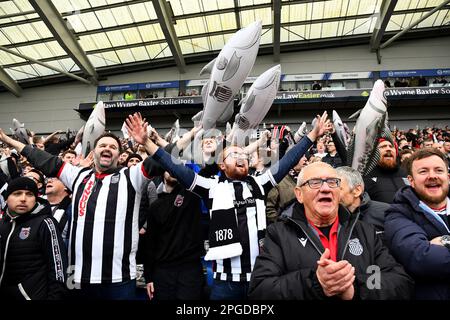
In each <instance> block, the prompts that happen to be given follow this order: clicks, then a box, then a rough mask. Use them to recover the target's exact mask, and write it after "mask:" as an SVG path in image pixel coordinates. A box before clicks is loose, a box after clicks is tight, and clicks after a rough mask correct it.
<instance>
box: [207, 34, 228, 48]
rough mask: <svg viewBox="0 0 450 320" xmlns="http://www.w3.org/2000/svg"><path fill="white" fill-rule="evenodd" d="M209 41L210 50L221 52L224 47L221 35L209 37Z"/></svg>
mask: <svg viewBox="0 0 450 320" xmlns="http://www.w3.org/2000/svg"><path fill="white" fill-rule="evenodd" d="M209 40H210V42H211V50H214V51H215V50H222V48H223V47H224V46H225V40H224V36H223V35H218V36H212V37H209Z"/></svg>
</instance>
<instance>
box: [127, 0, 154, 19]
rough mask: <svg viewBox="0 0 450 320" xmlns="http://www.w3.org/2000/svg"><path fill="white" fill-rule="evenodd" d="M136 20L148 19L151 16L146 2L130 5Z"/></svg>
mask: <svg viewBox="0 0 450 320" xmlns="http://www.w3.org/2000/svg"><path fill="white" fill-rule="evenodd" d="M128 8H129V10H130V12H131V16H132V18H133V21H134V22H140V21H148V20H150V16H149V15H148V13H147V9H146V7H145V3H137V4H133V5H131V6H129V7H128Z"/></svg>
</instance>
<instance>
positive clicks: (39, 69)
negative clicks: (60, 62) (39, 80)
mask: <svg viewBox="0 0 450 320" xmlns="http://www.w3.org/2000/svg"><path fill="white" fill-rule="evenodd" d="M33 68H34V69H35V70H36V71H37V72H38V73H39V75H41V76H49V75H52V74H57V73H59V72H56V71H54V70H52V69H49V68H46V67H44V66H41V65H39V64H33ZM60 68H61V67H60Z"/></svg>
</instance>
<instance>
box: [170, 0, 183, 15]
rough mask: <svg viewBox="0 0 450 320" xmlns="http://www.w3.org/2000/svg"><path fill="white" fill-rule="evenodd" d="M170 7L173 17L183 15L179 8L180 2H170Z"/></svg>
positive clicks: (181, 8)
mask: <svg viewBox="0 0 450 320" xmlns="http://www.w3.org/2000/svg"><path fill="white" fill-rule="evenodd" d="M170 6H171V7H172V11H173V14H174V15H175V16H181V15H183V7H182V6H181V3H180V1H173V0H172V1H170Z"/></svg>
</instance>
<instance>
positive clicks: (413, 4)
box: [408, 0, 427, 9]
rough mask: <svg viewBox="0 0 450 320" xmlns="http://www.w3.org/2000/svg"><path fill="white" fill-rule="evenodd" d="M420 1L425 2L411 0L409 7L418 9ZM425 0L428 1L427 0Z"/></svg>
mask: <svg viewBox="0 0 450 320" xmlns="http://www.w3.org/2000/svg"><path fill="white" fill-rule="evenodd" d="M420 1H422V2H424V1H423V0H410V2H409V8H408V9H416V8H417V7H418V5H419V3H420ZM425 2H427V1H425Z"/></svg>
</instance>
